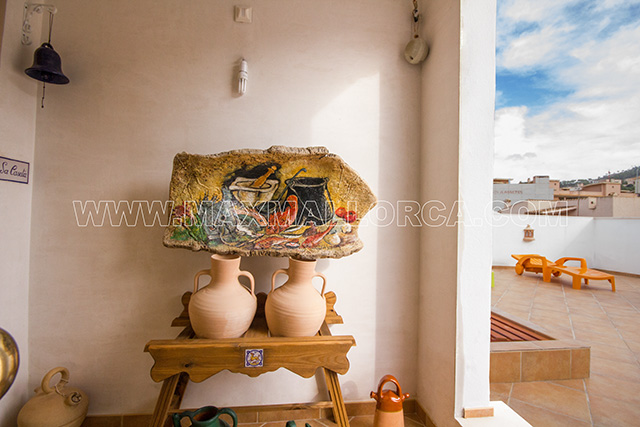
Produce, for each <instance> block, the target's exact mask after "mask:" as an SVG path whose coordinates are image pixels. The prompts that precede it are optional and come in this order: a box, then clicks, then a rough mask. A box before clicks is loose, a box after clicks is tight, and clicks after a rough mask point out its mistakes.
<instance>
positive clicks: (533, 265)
mask: <svg viewBox="0 0 640 427" xmlns="http://www.w3.org/2000/svg"><path fill="white" fill-rule="evenodd" d="M511 256H512V257H513V258H515V259H516V260H517V261H518V262H517V264H516V273H517V274H522V273H523V272H524V271H531V272H534V273H542V280H543V281H545V282H551V275H552V274H553V275H554V276H556V277H558V276H560V275H562V274H568V275H569V276H571V278H572V287H573V289H581V288H582V280H584V283H585V285H588V284H589V280H608V281H609V283H611V291H612V292H615V291H616V279H615V277H614V276H613V275H612V274H609V273H604V272H602V271H598V270H594V269H592V268H588V267H587V261H586V260H585V259H584V258H574V257H565V258H560V259H558V260H556V261H555V262H554V261H549V260H547V259H546V258H545V257H543V256H541V255H535V254H529V255H511ZM567 261H580V267H570V266H566V265H564V263H565V262H567Z"/></svg>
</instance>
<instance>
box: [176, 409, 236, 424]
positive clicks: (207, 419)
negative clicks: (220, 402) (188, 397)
mask: <svg viewBox="0 0 640 427" xmlns="http://www.w3.org/2000/svg"><path fill="white" fill-rule="evenodd" d="M224 414H227V415H229V416H230V417H231V419H232V420H233V426H232V427H236V426H237V425H238V418H237V417H236V413H235V412H233V410H231V409H229V408H222V409H218V408H216V407H215V406H205V407H204V408H200V409H197V410H195V411H184V412H182V413H180V414H173V425H174V427H182V426H183V425H185V426H194V427H229V424H227V423H226V422H225V421H223V420H221V419H220V415H224ZM183 418H188V420H185V421H184V423H183V421H182V419H183ZM189 421H190V422H191V423H189Z"/></svg>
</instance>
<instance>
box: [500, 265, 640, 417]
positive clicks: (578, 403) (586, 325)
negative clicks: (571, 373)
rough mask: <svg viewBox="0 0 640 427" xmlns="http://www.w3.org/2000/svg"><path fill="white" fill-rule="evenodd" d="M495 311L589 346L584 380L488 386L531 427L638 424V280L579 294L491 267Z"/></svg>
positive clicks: (596, 285) (597, 284)
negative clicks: (588, 367) (614, 287)
mask: <svg viewBox="0 0 640 427" xmlns="http://www.w3.org/2000/svg"><path fill="white" fill-rule="evenodd" d="M494 273H495V287H494V288H493V289H492V295H491V299H492V305H493V306H494V307H497V308H499V309H501V310H503V311H506V312H507V313H509V314H511V315H514V316H517V317H519V318H521V319H524V320H528V321H530V322H533V323H535V324H537V325H539V326H541V327H543V328H544V329H545V330H546V331H548V332H549V334H550V335H551V336H553V337H555V338H573V339H579V340H581V341H584V342H586V343H588V344H589V345H590V346H591V376H590V378H587V379H584V380H564V381H541V382H521V383H494V384H491V400H502V401H504V402H505V403H506V404H507V405H509V406H510V407H511V408H513V409H514V410H515V411H516V412H518V413H519V414H520V415H521V416H522V417H523V418H525V419H526V420H527V421H528V422H529V423H530V424H532V425H533V426H544V427H552V426H563V427H564V426H602V427H605V426H606V427H614V426H640V278H638V277H630V276H623V275H616V292H615V293H613V292H611V286H610V285H609V283H608V282H606V281H591V282H590V285H589V286H584V285H583V287H582V289H581V290H574V289H572V287H571V278H570V277H567V276H561V277H559V278H555V277H554V278H552V279H551V283H545V282H543V281H542V276H541V275H540V274H535V273H527V272H525V273H524V274H523V275H522V276H518V275H517V274H515V271H514V269H513V268H494Z"/></svg>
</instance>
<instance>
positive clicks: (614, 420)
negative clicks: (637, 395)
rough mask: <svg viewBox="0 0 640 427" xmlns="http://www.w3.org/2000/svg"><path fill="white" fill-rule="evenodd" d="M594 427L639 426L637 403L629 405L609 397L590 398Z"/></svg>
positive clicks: (639, 415) (639, 414)
mask: <svg viewBox="0 0 640 427" xmlns="http://www.w3.org/2000/svg"><path fill="white" fill-rule="evenodd" d="M589 402H590V404H591V414H592V416H593V424H594V426H599V427H614V426H629V427H631V426H637V425H638V420H639V419H640V409H639V408H638V404H637V403H628V402H624V401H620V400H617V399H609V398H607V397H600V396H589Z"/></svg>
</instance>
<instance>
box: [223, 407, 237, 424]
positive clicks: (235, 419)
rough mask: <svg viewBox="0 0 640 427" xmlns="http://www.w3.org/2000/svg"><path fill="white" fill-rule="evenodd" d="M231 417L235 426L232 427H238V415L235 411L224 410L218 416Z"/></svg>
mask: <svg viewBox="0 0 640 427" xmlns="http://www.w3.org/2000/svg"><path fill="white" fill-rule="evenodd" d="M224 414H226V415H229V416H230V417H231V419H232V420H233V426H232V427H237V426H238V417H237V416H236V413H235V412H233V410H231V409H229V408H222V409H220V410H219V411H218V415H224Z"/></svg>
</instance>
